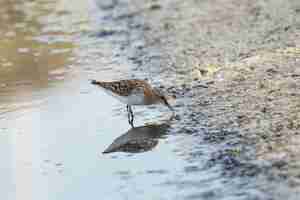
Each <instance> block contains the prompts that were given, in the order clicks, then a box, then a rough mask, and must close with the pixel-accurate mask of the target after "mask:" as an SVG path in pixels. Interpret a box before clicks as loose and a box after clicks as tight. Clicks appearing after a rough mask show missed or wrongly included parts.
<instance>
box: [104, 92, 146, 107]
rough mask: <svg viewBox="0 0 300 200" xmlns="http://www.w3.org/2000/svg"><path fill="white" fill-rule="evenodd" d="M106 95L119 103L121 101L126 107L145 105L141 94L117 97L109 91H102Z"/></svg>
mask: <svg viewBox="0 0 300 200" xmlns="http://www.w3.org/2000/svg"><path fill="white" fill-rule="evenodd" d="M104 91H105V92H106V93H107V94H109V95H111V96H113V97H115V98H117V99H118V100H119V101H121V102H122V103H124V104H127V105H145V101H144V95H143V94H139V95H137V94H132V95H129V96H119V95H117V94H115V93H113V92H111V91H108V90H104Z"/></svg>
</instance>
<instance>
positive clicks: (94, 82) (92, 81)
mask: <svg viewBox="0 0 300 200" xmlns="http://www.w3.org/2000/svg"><path fill="white" fill-rule="evenodd" d="M91 84H93V85H97V86H100V87H102V88H104V89H110V85H109V83H107V82H102V81H97V80H91Z"/></svg>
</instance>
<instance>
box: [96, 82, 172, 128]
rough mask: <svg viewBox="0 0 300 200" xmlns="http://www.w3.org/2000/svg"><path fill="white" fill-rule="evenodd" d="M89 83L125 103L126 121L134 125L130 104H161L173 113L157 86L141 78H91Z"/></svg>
mask: <svg viewBox="0 0 300 200" xmlns="http://www.w3.org/2000/svg"><path fill="white" fill-rule="evenodd" d="M91 84H93V85H97V86H99V87H100V88H102V89H103V90H104V91H105V92H106V93H108V94H109V95H111V96H113V97H115V98H117V99H118V100H119V101H121V102H122V103H124V104H126V108H127V117H128V123H129V124H130V125H131V127H132V128H133V127H134V124H133V121H134V115H133V111H132V108H131V106H135V105H153V104H163V105H165V106H167V107H168V108H169V109H170V110H171V111H172V112H173V113H174V109H173V107H172V106H171V105H170V104H169V103H168V101H167V98H166V97H165V95H163V94H162V92H161V91H159V90H158V89H157V88H153V87H151V85H150V84H149V83H148V82H147V81H145V80H141V79H130V80H119V81H111V82H104V81H97V80H91Z"/></svg>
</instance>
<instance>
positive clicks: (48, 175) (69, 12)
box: [0, 0, 224, 200]
mask: <svg viewBox="0 0 300 200" xmlns="http://www.w3.org/2000/svg"><path fill="white" fill-rule="evenodd" d="M107 2H109V1H107ZM113 2H114V3H112V4H111V3H104V1H103V3H102V2H100V1H98V4H95V2H93V1H85V0H78V1H72V2H71V3H70V1H67V0H42V1H16V0H15V1H14V0H13V1H9V2H5V3H4V2H3V3H0V4H1V6H0V26H1V31H0V36H1V38H2V40H1V41H0V50H1V52H2V53H1V55H0V96H1V98H0V156H1V158H2V163H3V164H2V165H1V167H0V176H1V177H2V178H1V181H0V187H1V188H2V189H3V188H4V189H3V190H2V191H5V192H4V193H1V196H2V198H3V199H8V200H10V199H32V200H37V199H43V200H47V199H56V200H66V199H72V200H75V199H95V198H99V199H114V200H117V199H145V197H147V198H148V199H149V198H150V199H178V198H180V199H197V198H198V197H199V198H206V197H207V198H214V199H217V198H218V197H219V196H218V194H216V193H218V191H219V190H220V191H223V190H224V189H222V186H223V185H222V179H220V176H221V174H220V173H219V171H218V170H217V169H213V168H212V169H209V170H206V169H205V164H204V163H205V162H204V161H205V160H208V157H207V155H206V154H205V152H210V149H209V146H206V145H204V144H201V142H199V141H198V140H197V137H195V136H193V135H188V134H182V135H172V136H169V130H170V129H171V127H172V124H171V123H165V121H164V120H165V119H168V118H169V116H168V115H169V113H167V112H166V110H164V109H163V108H160V107H156V108H155V109H151V108H137V109H135V108H134V112H135V113H136V119H137V122H136V125H137V127H136V128H133V129H130V126H129V125H128V123H127V114H126V108H125V105H122V104H121V103H119V102H118V101H117V100H116V99H113V98H112V97H110V96H108V95H106V94H105V93H103V92H102V91H100V90H98V89H97V88H95V87H93V86H92V85H90V84H89V79H99V80H117V79H126V78H132V77H134V76H133V74H132V71H131V67H130V65H131V64H130V62H129V61H128V59H126V58H123V57H122V56H120V55H122V54H124V52H122V51H124V46H126V43H128V38H127V37H129V36H128V32H129V30H128V27H127V26H126V24H125V25H124V26H123V25H122V23H121V22H118V26H117V25H116V24H114V23H113V19H115V18H118V16H119V18H120V19H121V18H124V16H123V15H124V13H118V14H116V13H115V15H114V16H111V15H110V14H108V13H110V10H111V9H113V8H114V5H115V4H116V3H117V2H119V1H113ZM100 4H101V5H100ZM99 7H100V8H102V10H101V9H99ZM125 14H126V13H125ZM127 15H128V13H127ZM121 16H122V17H121ZM127 17H130V16H127ZM115 23H116V22H115ZM149 123H150V124H149ZM178 127H180V125H178ZM200 141H201V140H200ZM102 152H104V153H105V154H103V153H102ZM195 177H196V178H195ZM162 188H163V189H162ZM162 191H163V192H162Z"/></svg>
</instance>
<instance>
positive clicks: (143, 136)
mask: <svg viewBox="0 0 300 200" xmlns="http://www.w3.org/2000/svg"><path fill="white" fill-rule="evenodd" d="M168 127H169V125H167V124H161V125H148V126H140V127H135V128H131V129H130V130H128V131H127V132H126V133H125V134H123V135H121V136H120V137H118V138H116V139H115V140H114V142H113V143H112V144H111V145H109V147H108V148H107V149H105V151H104V152H103V153H112V152H128V153H140V152H146V151H149V150H151V149H153V148H154V147H155V146H156V145H157V144H158V139H159V138H161V137H162V136H163V135H164V134H166V132H167V129H168Z"/></svg>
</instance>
